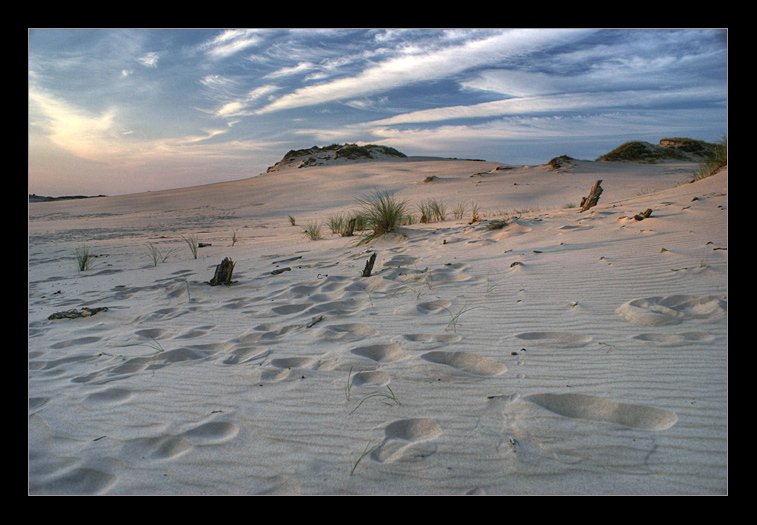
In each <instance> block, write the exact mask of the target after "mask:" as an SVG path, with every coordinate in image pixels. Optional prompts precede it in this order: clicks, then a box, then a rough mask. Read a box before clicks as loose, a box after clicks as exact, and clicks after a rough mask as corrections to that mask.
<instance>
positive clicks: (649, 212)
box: [633, 208, 652, 221]
mask: <svg viewBox="0 0 757 525" xmlns="http://www.w3.org/2000/svg"><path fill="white" fill-rule="evenodd" d="M650 215H652V210H651V209H650V208H647V209H646V210H644V211H643V212H642V213H637V214H636V215H634V216H633V218H634V219H636V220H637V221H642V220H644V219H646V218H647V217H649V216H650Z"/></svg>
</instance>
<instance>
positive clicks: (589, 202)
mask: <svg viewBox="0 0 757 525" xmlns="http://www.w3.org/2000/svg"><path fill="white" fill-rule="evenodd" d="M601 183H602V181H601V180H598V181H596V182H595V183H594V185H593V186H592V187H591V190H590V191H589V195H587V196H586V197H582V198H581V211H586V210H588V209H589V208H591V207H592V206H596V205H597V201H599V196H600V195H602V186H600V184H601Z"/></svg>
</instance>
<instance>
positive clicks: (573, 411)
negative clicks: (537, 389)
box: [522, 394, 678, 430]
mask: <svg viewBox="0 0 757 525" xmlns="http://www.w3.org/2000/svg"><path fill="white" fill-rule="evenodd" d="M522 399H524V400H526V401H529V402H531V403H535V404H537V405H539V406H540V407H542V408H545V409H547V410H549V411H550V412H554V413H555V414H558V415H560V416H563V417H568V418H572V419H589V420H594V421H605V422H608V423H616V424H618V425H623V426H626V427H631V428H638V429H642V430H665V429H668V428H670V427H672V426H673V425H674V424H675V423H676V421H678V416H677V415H676V414H675V412H671V411H669V410H664V409H661V408H654V407H648V406H643V405H633V404H626V403H618V402H615V401H611V400H609V399H604V398H601V397H596V396H590V395H586V394H532V395H528V396H524V397H523V398H522Z"/></svg>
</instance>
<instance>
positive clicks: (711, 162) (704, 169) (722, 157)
mask: <svg viewBox="0 0 757 525" xmlns="http://www.w3.org/2000/svg"><path fill="white" fill-rule="evenodd" d="M727 165H728V137H727V136H726V135H723V138H721V139H720V140H718V141H716V143H715V147H714V148H713V150H712V153H711V154H710V155H707V156H706V157H704V158H703V159H702V160H701V161H700V162H699V164H698V165H697V167H696V168H694V169H693V170H692V171H691V172H690V173H689V178H690V180H691V182H694V181H698V180H702V179H706V178H707V177H710V176H712V175H714V174H715V173H717V172H718V171H719V170H720V168H722V167H724V166H727Z"/></svg>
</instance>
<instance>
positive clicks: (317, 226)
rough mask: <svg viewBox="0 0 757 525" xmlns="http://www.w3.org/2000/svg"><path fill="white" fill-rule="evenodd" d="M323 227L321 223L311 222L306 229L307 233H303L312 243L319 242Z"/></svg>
mask: <svg viewBox="0 0 757 525" xmlns="http://www.w3.org/2000/svg"><path fill="white" fill-rule="evenodd" d="M321 226H322V224H321V222H319V221H310V222H308V225H307V226H306V227H305V231H304V232H303V233H304V234H305V235H307V236H308V237H309V238H310V240H311V241H317V240H318V239H320V238H321V236H322V230H321Z"/></svg>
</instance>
